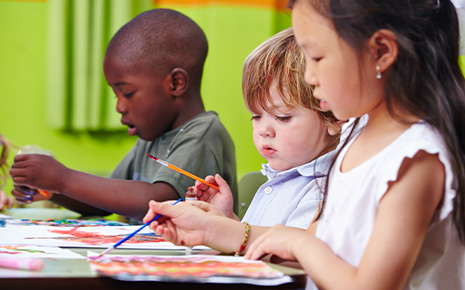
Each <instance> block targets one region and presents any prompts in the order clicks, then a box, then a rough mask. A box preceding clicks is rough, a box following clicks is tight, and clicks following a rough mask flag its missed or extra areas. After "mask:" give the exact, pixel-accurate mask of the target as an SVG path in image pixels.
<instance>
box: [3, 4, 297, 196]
mask: <svg viewBox="0 0 465 290" xmlns="http://www.w3.org/2000/svg"><path fill="white" fill-rule="evenodd" d="M172 8H174V9H177V10H180V11H181V12H183V13H185V14H187V15H188V16H190V17H191V18H193V19H194V20H195V21H196V22H198V23H199V25H200V26H201V27H202V28H203V29H204V30H205V33H206V35H207V38H208V40H209V44H210V52H209V56H208V58H207V63H206V68H205V77H204V81H203V87H202V94H203V98H204V101H205V105H206V107H207V110H215V111H217V112H218V113H219V116H220V119H221V120H222V121H223V123H224V124H225V125H226V127H227V129H228V130H229V132H230V133H231V135H232V137H233V140H234V142H235V145H236V158H237V165H238V167H237V169H238V176H239V177H241V176H243V175H244V174H245V173H246V172H248V171H254V170H258V169H260V164H261V163H262V162H263V161H264V160H263V159H262V158H261V157H260V156H259V154H258V153H257V151H256V149H255V147H254V145H253V142H252V127H251V123H250V114H249V113H248V112H247V111H246V109H245V107H244V105H243V101H242V94H241V73H242V63H243V61H244V59H245V58H246V56H247V55H248V54H249V53H250V52H251V51H252V50H253V49H254V48H255V47H256V46H257V45H258V44H260V43H261V42H262V41H264V40H265V39H267V38H268V37H269V36H271V35H273V34H274V33H275V32H277V31H279V30H281V29H283V28H285V27H288V26H290V23H291V22H290V16H289V15H287V14H278V13H277V12H275V11H272V10H271V9H267V8H258V7H255V8H245V7H233V6H231V7H228V6H225V5H222V6H203V7H194V8H188V7H172ZM47 14H48V3H47V2H46V1H44V2H32V1H31V2H26V1H12V2H10V1H0V43H1V45H0V65H1V68H2V69H1V71H0V88H1V91H0V94H1V103H0V106H1V110H0V112H1V113H0V133H1V134H3V135H4V136H5V137H7V138H8V139H9V140H10V141H12V142H13V143H14V144H16V145H19V146H22V145H26V144H36V145H39V146H41V147H43V148H47V149H49V150H51V151H52V152H53V153H54V154H55V157H56V158H57V159H58V160H60V161H61V162H63V163H64V164H65V165H66V166H68V167H71V168H73V169H77V170H81V171H85V172H90V173H95V174H98V175H103V176H106V175H108V174H109V173H110V172H111V171H112V169H113V168H114V167H115V166H116V165H117V164H118V162H119V161H120V160H121V159H122V158H123V156H124V155H125V154H126V153H127V152H128V151H129V150H130V148H131V147H132V145H133V144H134V142H135V140H136V139H135V137H130V136H128V135H127V134H126V131H125V128H124V127H123V126H122V127H121V128H122V130H121V131H120V132H113V133H95V132H94V133H89V132H88V133H70V132H64V131H60V130H56V129H52V128H51V127H50V126H49V124H48V123H47V118H46V117H47V116H46V104H45V100H46V96H45V74H46V72H45V64H46V59H45V56H46V37H47V35H46V33H47V25H48V24H47V21H48V18H47ZM114 114H117V113H116V111H114ZM11 186H12V185H11V181H10V182H9V184H8V186H7V188H6V191H7V192H9V191H11Z"/></svg>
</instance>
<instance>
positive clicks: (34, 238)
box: [0, 225, 208, 250]
mask: <svg viewBox="0 0 465 290" xmlns="http://www.w3.org/2000/svg"><path fill="white" fill-rule="evenodd" d="M139 227H140V226H111V227H108V226H102V227H100V226H94V227H72V228H70V227H67V228H60V227H55V226H33V227H27V228H25V227H21V226H14V225H7V226H6V227H5V228H2V229H0V244H2V243H4V244H22V245H39V246H40V245H44V246H58V247H78V248H108V247H110V246H112V245H114V244H115V243H117V242H118V241H120V240H121V239H123V238H125V237H126V236H127V235H129V234H131V233H132V232H134V231H135V230H137V229H139ZM118 248H120V249H166V250H178V249H179V250H184V249H185V248H186V247H183V246H176V245H174V244H172V243H170V242H168V241H166V240H165V239H163V238H162V237H160V236H157V235H155V234H154V233H153V232H152V231H151V230H150V229H147V228H146V229H143V230H142V231H140V232H139V233H138V234H137V235H135V236H134V237H133V238H131V239H129V240H128V241H126V242H125V243H123V244H121V245H120V246H119V247H118ZM196 248H197V249H208V248H207V247H202V246H200V247H196Z"/></svg>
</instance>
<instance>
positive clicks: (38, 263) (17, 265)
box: [0, 257, 44, 271]
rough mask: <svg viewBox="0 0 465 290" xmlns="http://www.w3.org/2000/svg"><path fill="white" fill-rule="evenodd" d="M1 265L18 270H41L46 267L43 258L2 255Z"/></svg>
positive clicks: (0, 258)
mask: <svg viewBox="0 0 465 290" xmlns="http://www.w3.org/2000/svg"><path fill="white" fill-rule="evenodd" d="M0 267H3V268H10V269H18V270H29V271H40V270H42V269H43V268H44V261H43V260H41V259H22V258H3V257H0Z"/></svg>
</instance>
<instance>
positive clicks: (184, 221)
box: [143, 200, 211, 246]
mask: <svg viewBox="0 0 465 290" xmlns="http://www.w3.org/2000/svg"><path fill="white" fill-rule="evenodd" d="M197 203H199V202H189V203H185V202H180V203H178V204H176V205H173V201H165V202H155V201H153V200H152V201H150V202H149V207H150V209H149V211H148V212H147V214H146V215H145V217H144V219H143V221H144V223H146V222H148V221H150V220H152V219H153V218H154V217H155V216H156V215H157V214H161V215H162V217H160V218H159V219H158V220H156V221H154V222H153V223H151V224H150V226H149V227H150V228H151V229H152V230H153V231H154V232H155V233H156V234H157V235H162V236H163V237H164V238H165V239H166V240H168V241H170V242H172V243H173V244H176V245H182V246H196V245H203V244H205V236H206V234H207V229H208V223H209V219H208V217H209V216H211V215H210V214H209V212H208V211H204V209H203V208H199V206H198V205H195V204H197ZM193 205H195V206H193Z"/></svg>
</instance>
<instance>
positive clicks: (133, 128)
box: [128, 127, 137, 136]
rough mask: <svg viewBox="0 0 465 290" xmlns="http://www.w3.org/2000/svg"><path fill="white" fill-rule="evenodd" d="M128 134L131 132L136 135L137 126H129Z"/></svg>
mask: <svg viewBox="0 0 465 290" xmlns="http://www.w3.org/2000/svg"><path fill="white" fill-rule="evenodd" d="M128 134H129V135H130V136H134V135H136V134H137V130H136V127H129V128H128Z"/></svg>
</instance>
